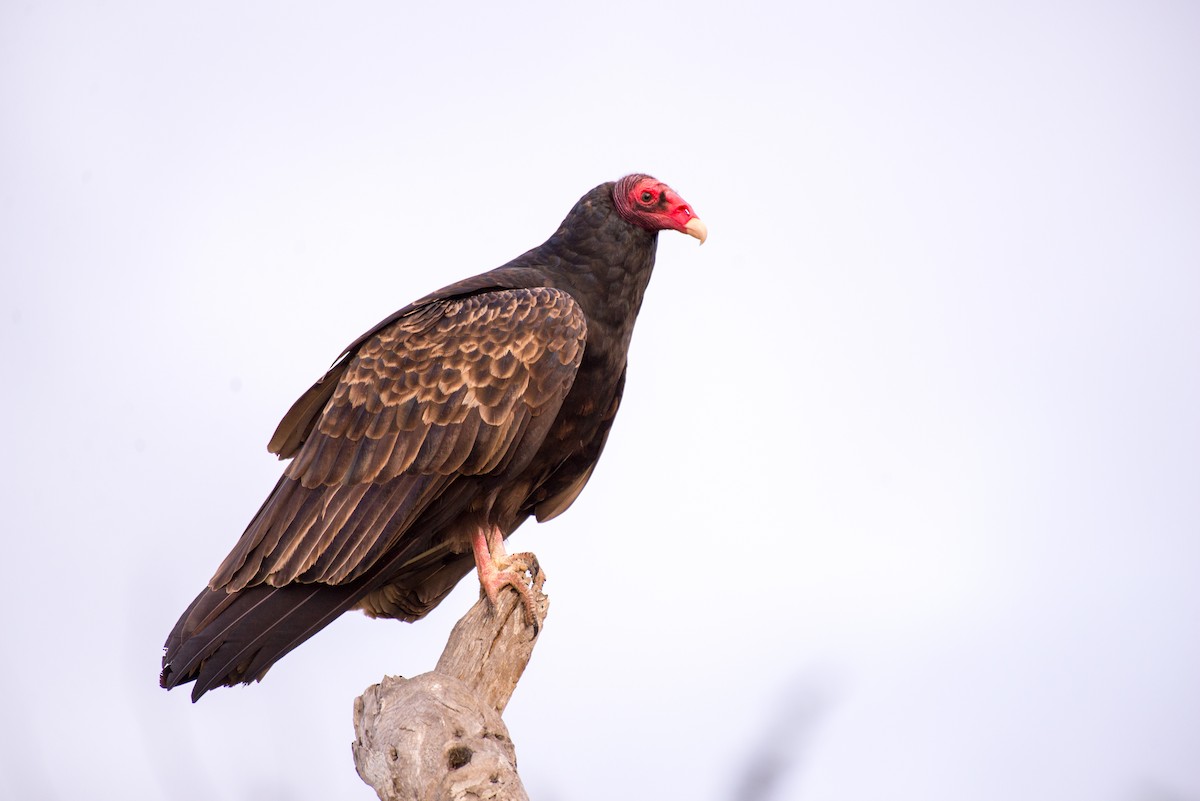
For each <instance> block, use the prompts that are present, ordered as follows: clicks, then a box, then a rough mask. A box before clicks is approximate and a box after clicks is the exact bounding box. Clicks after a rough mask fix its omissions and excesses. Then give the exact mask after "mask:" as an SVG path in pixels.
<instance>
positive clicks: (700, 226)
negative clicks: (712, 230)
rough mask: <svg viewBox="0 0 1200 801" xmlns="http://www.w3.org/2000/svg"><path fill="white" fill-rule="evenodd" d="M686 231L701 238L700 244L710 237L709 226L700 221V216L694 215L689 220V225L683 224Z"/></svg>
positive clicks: (689, 234)
mask: <svg viewBox="0 0 1200 801" xmlns="http://www.w3.org/2000/svg"><path fill="white" fill-rule="evenodd" d="M683 230H684V232H685V233H686V234H687V235H688V236H694V237H696V238H697V239H699V240H700V244H701V245H703V244H704V240H705V239H708V226H707V225H705V224H704V223H702V222H700V218H699V217H692V218H691V219H690V220H688V221H687V225H685V226H683Z"/></svg>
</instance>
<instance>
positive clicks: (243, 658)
mask: <svg viewBox="0 0 1200 801" xmlns="http://www.w3.org/2000/svg"><path fill="white" fill-rule="evenodd" d="M668 228H670V229H675V230H679V231H683V232H685V233H688V234H691V235H692V236H695V237H697V238H698V239H700V240H701V241H703V240H704V238H705V236H706V235H707V232H706V231H705V228H704V225H703V223H701V222H700V220H699V219H698V218H696V217H695V216H694V214H693V213H692V211H691V208H690V207H689V206H688V205H687V204H686V203H685V202H684V201H683V200H682V199H681V198H680V197H679V196H678V195H676V194H675V193H674V192H673V191H672V190H671V189H670V188H669V187H667V186H666V185H665V184H662V183H660V182H658V181H656V180H654V179H653V178H650V177H649V176H644V175H630V176H626V177H625V178H623V179H621V180H620V181H618V182H615V183H607V184H602V185H600V186H598V187H596V188H595V189H593V190H592V191H590V192H588V193H587V194H586V195H584V196H583V198H581V199H580V201H579V202H578V203H577V204H576V205H575V207H574V208H573V209H572V210H571V212H570V213H569V214H568V215H567V217H566V219H565V220H564V221H563V223H562V225H561V226H560V227H559V229H558V230H557V231H556V232H555V233H554V235H553V236H551V237H550V239H549V240H547V241H546V242H545V243H544V244H542V245H541V246H539V247H537V248H534V249H533V250H531V251H529V252H527V253H525V254H524V255H522V256H520V257H518V258H516V259H514V260H513V261H511V262H509V263H508V264H506V265H504V266H503V267H499V268H497V269H495V270H492V271H490V272H487V273H483V274H482V275H477V276H475V277H474V278H469V279H467V280H465V281H460V282H459V283H457V284H452V285H451V286H448V287H446V288H444V289H441V290H439V291H437V292H434V293H433V294H431V295H428V296H426V297H424V298H422V299H421V300H419V301H417V302H416V303H413V304H411V305H409V306H406V307H405V308H403V309H401V310H400V311H398V312H396V313H395V314H393V315H391V316H390V317H388V318H387V319H386V320H384V321H382V322H381V323H379V325H377V326H375V327H374V328H372V329H371V330H370V331H368V332H367V333H365V334H363V335H362V336H361V337H359V338H358V339H357V340H356V341H355V342H354V343H353V344H351V345H350V347H348V348H347V349H346V350H345V351H344V352H343V354H342V355H341V357H340V358H339V359H338V361H337V362H336V363H335V364H334V366H333V368H331V369H330V370H329V372H328V373H326V374H325V376H324V377H323V378H321V380H319V381H318V382H317V383H316V384H314V385H313V387H312V388H311V389H309V390H308V391H307V392H306V393H304V395H303V396H301V397H300V399H299V400H297V401H296V403H295V404H294V405H293V406H292V408H291V409H290V410H289V411H288V413H287V414H286V415H285V416H284V418H283V421H282V422H281V423H280V424H279V428H278V429H277V430H276V432H275V435H274V436H273V437H272V438H271V442H270V445H269V448H270V450H271V452H273V453H276V454H278V455H279V457H280V458H281V459H292V462H291V464H289V465H288V467H287V469H286V470H285V471H284V474H283V476H282V477H281V478H280V480H279V483H278V484H277V485H276V486H275V489H274V491H272V493H271V494H270V496H269V497H268V498H267V500H266V502H265V503H263V505H262V508H261V509H259V511H258V513H257V514H256V515H255V516H254V518H253V519H252V520H251V521H250V525H249V526H248V527H247V528H246V531H245V533H244V534H243V535H242V538H241V540H240V541H239V542H238V543H237V545H236V546H235V547H234V549H233V551H232V552H231V553H230V554H229V556H227V557H226V558H225V561H224V562H223V563H222V564H221V566H220V567H219V568H218V569H217V572H216V574H215V575H214V576H213V578H212V580H211V581H210V582H209V586H208V588H206V589H205V590H203V591H202V592H201V593H200V595H199V596H197V598H196V600H195V601H193V602H192V604H191V606H189V607H188V609H187V610H186V611H185V612H184V613H183V616H182V617H181V618H180V619H179V622H178V623H176V625H175V628H174V630H172V632H171V634H170V636H169V637H168V638H167V643H166V653H165V655H164V657H163V671H162V676H161V684H162V686H163V687H166V688H168V689H169V688H171V687H175V686H177V685H179V684H185V683H187V682H190V681H195V682H196V684H195V687H194V688H193V691H192V699H193V700H196V699H199V697H200V696H201V695H203V694H204V693H205V692H207V691H208V690H210V689H212V688H213V687H217V686H220V685H233V684H236V683H238V682H245V683H249V682H251V681H255V680H258V679H261V678H262V677H263V675H264V674H265V673H266V671H267V669H268V668H270V666H271V665H272V664H274V663H275V662H276V661H277V660H278V659H279V658H281V657H282V656H283V655H284V654H286V653H287V652H288V651H290V650H291V649H293V648H295V647H296V646H297V645H299V644H300V643H302V642H303V641H304V640H306V639H308V638H309V637H311V636H312V635H313V634H315V633H316V632H317V631H319V630H320V629H321V628H323V627H324V626H325V625H327V624H328V623H329V622H330V621H332V620H333V619H334V618H336V617H337V616H338V615H340V614H342V613H343V612H345V611H347V610H349V609H352V608H358V609H362V610H363V611H364V612H366V613H367V614H368V615H371V616H372V617H391V618H398V619H401V620H410V621H411V620H417V619H419V618H421V617H423V616H424V615H425V614H427V613H428V612H429V611H430V610H431V609H433V608H434V607H435V606H437V604H438V603H439V602H440V601H441V600H442V599H443V598H444V597H445V596H446V595H447V594H448V593H449V592H450V590H451V589H453V587H454V585H455V584H457V583H458V581H459V579H461V578H462V577H463V576H464V575H466V574H467V573H468V572H469V571H470V570H471V567H472V565H473V564H474V566H475V567H476V568H477V569H478V572H479V575H480V580H481V583H482V585H483V588H484V590H485V592H487V594H488V595H489V597H491V598H493V599H494V598H495V593H496V592H497V590H498V588H499V587H500V586H502V585H504V584H513V585H514V586H517V588H518V591H521V590H522V589H523V587H524V585H523V584H522V582H521V578H520V576H519V575H518V571H516V570H510V569H509V567H510V565H509V561H508V557H507V555H506V554H505V552H504V547H503V539H504V538H505V537H507V536H508V535H509V534H511V533H512V532H513V531H514V530H515V529H516V528H517V527H518V526H519V525H521V523H523V522H524V521H525V520H526V519H528V518H529V517H530V516H531V515H532V516H534V517H536V518H537V519H538V520H540V521H541V520H548V519H550V518H552V517H554V516H556V515H558V514H559V513H561V512H562V511H563V510H565V509H566V508H567V507H568V506H570V505H571V503H572V502H573V501H574V500H575V498H576V497H577V496H578V495H579V493H580V491H581V490H582V489H583V486H584V484H586V483H587V481H588V478H589V477H590V476H591V473H592V470H593V468H594V467H595V464H596V461H597V459H598V458H599V457H600V452H601V451H602V450H603V448H604V442H605V440H606V438H607V437H608V431H609V428H610V426H611V425H612V421H613V417H614V416H615V415H616V412H617V407H618V406H619V404H620V401H621V393H622V389H623V387H624V383H625V363H626V355H627V353H628V348H629V341H630V337H631V336H632V333H633V325H634V320H635V319H636V317H637V313H638V309H639V308H640V306H641V303H642V296H643V293H644V292H645V289H646V284H647V282H648V281H649V279H650V273H651V270H652V268H653V266H654V255H655V248H656V246H657V238H658V231H659V230H663V229H668ZM525 591H526V592H527V588H525Z"/></svg>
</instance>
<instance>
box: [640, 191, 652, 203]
mask: <svg viewBox="0 0 1200 801" xmlns="http://www.w3.org/2000/svg"><path fill="white" fill-rule="evenodd" d="M651 200H654V195H653V194H652V193H650V192H643V193H642V202H643V203H649V202H650V201H651Z"/></svg>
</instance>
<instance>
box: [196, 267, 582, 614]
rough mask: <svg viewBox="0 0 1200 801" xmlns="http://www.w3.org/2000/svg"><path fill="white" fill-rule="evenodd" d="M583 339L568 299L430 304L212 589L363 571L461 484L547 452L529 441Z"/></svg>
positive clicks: (365, 367)
mask: <svg viewBox="0 0 1200 801" xmlns="http://www.w3.org/2000/svg"><path fill="white" fill-rule="evenodd" d="M586 333H587V329H586V322H585V319H584V315H583V312H582V310H581V309H580V308H579V307H578V305H576V303H575V302H574V300H573V299H572V298H571V296H570V295H569V294H567V293H566V292H563V291H561V290H557V289H553V288H550V287H533V288H525V289H509V290H503V291H497V292H487V293H483V294H479V295H472V296H468V297H465V298H454V299H449V300H443V301H436V302H433V303H429V304H428V305H424V306H419V307H417V308H415V309H414V310H413V311H412V312H411V313H408V314H406V315H405V316H403V317H401V318H399V319H398V320H396V321H395V322H393V323H391V324H390V325H386V326H385V327H383V328H381V329H380V330H379V331H377V332H376V333H375V334H374V335H371V336H368V337H367V338H365V339H364V340H363V342H362V343H361V345H360V346H359V348H358V349H357V351H356V352H354V353H352V354H351V355H350V357H349V358H348V359H347V360H346V361H345V362H344V369H343V368H342V365H339V366H338V368H335V369H337V371H338V372H340V378H338V379H337V383H336V385H335V386H334V387H333V389H332V392H329V390H328V388H327V387H323V388H322V394H326V393H328V394H329V401H328V403H327V404H326V405H325V408H324V411H323V412H321V414H320V416H319V417H318V418H317V419H316V420H315V422H314V424H313V426H312V428H311V430H310V431H308V433H307V435H306V436H305V438H304V439H303V444H302V445H300V446H299V450H298V452H297V453H296V456H295V459H294V460H293V462H292V463H291V464H290V465H289V466H288V468H287V470H286V471H285V472H284V475H283V478H281V479H280V482H279V484H278V485H277V486H276V488H275V491H274V492H273V493H272V494H271V497H269V498H268V499H267V501H266V502H265V503H264V504H263V507H262V509H260V510H259V513H258V514H257V515H256V516H255V518H254V520H252V521H251V523H250V525H249V526H248V527H247V529H246V532H245V533H244V534H243V535H242V539H241V540H240V541H239V543H238V545H237V546H236V547H235V548H234V550H233V552H231V553H230V554H229V556H228V557H227V558H226V560H225V563H224V564H222V565H221V567H220V568H219V569H218V571H217V573H216V575H215V576H214V577H213V580H212V582H210V586H211V587H213V588H214V589H216V588H219V587H225V588H226V589H229V590H237V589H242V588H243V587H246V586H252V585H255V584H260V583H267V584H271V585H274V586H283V585H284V584H287V583H289V582H292V581H297V580H298V581H302V582H324V583H330V584H336V583H341V582H344V581H348V580H351V579H353V578H355V577H356V576H358V575H361V574H362V573H363V572H364V571H365V570H366V569H367V568H368V567H369V566H370V565H371V564H372V563H373V562H374V561H375V560H377V559H378V557H379V556H380V555H381V554H382V553H383V552H384V551H386V550H387V549H389V548H390V547H391V545H392V542H391V538H392V537H394V536H397V535H398V534H399V533H400V532H403V531H404V530H405V528H406V527H407V526H408V525H410V524H411V523H412V521H413V520H414V519H415V518H416V517H417V515H419V514H420V512H421V511H422V509H423V508H425V507H426V506H428V505H429V503H430V502H431V501H432V500H433V499H434V498H435V497H437V495H438V494H439V493H441V492H443V491H445V488H446V487H447V486H448V485H449V484H450V483H451V482H452V481H453V477H454V476H456V475H481V474H487V473H492V472H496V471H500V470H503V469H504V468H505V467H506V466H507V465H508V463H509V461H510V460H511V459H512V457H513V455H514V454H515V453H516V452H517V450H518V448H519V446H521V445H522V444H525V445H531V444H536V443H522V438H523V437H524V436H525V434H526V432H527V429H528V428H529V424H530V421H531V420H532V419H534V418H537V417H539V416H540V415H544V414H551V415H553V414H557V412H558V409H559V408H560V406H561V405H562V402H563V399H564V398H565V397H566V395H567V393H568V392H569V391H570V389H571V385H572V383H573V382H574V380H575V374H576V371H577V370H578V367H579V363H580V360H581V359H582V357H583V349H584V342H585V338H586ZM330 378H332V377H330ZM318 386H320V385H318ZM314 389H316V387H314ZM310 394H311V391H310ZM306 397H307V396H306ZM302 400H303V399H302ZM289 414H291V413H289ZM542 430H543V431H544V428H543V429H542Z"/></svg>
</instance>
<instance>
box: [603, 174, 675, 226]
mask: <svg viewBox="0 0 1200 801" xmlns="http://www.w3.org/2000/svg"><path fill="white" fill-rule="evenodd" d="M613 201H614V202H615V204H616V207H617V212H618V213H619V214H620V215H621V216H622V217H623V218H624V219H625V220H627V221H628V222H631V223H633V224H634V225H637V226H640V227H641V228H645V229H647V230H649V231H661V230H663V229H666V228H671V229H673V230H675V231H680V232H683V233H687V231H686V230H685V227H686V226H687V224H688V220H690V219H692V217H694V216H695V212H693V211H692V207H691V206H689V205H688V203H687V201H686V200H684V199H683V198H681V197H680V196H679V195H678V194H676V192H675V190H674V189H672V188H671V187H669V186H667V185H666V184H664V183H663V182H662V181H659V180H657V179H655V178H651V177H650V176H649V175H626V176H625V177H624V178H622V179H621V180H620V181H617V185H616V186H615V187H614V188H613Z"/></svg>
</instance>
